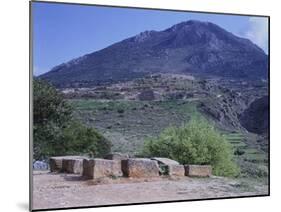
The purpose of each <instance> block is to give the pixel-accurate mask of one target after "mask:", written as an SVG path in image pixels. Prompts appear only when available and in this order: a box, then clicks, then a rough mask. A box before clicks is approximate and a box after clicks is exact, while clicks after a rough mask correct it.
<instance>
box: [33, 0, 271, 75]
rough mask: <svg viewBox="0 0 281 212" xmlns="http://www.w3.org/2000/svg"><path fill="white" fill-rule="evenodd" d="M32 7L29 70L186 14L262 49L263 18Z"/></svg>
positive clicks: (157, 27) (48, 5)
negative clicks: (31, 43)
mask: <svg viewBox="0 0 281 212" xmlns="http://www.w3.org/2000/svg"><path fill="white" fill-rule="evenodd" d="M32 6H33V23H34V25H33V48H34V49H33V55H34V63H33V68H34V74H35V75H40V74H42V73H45V72H47V71H49V70H50V69H51V68H52V67H54V66H56V65H59V64H61V63H63V62H67V61H69V60H71V59H73V58H76V57H79V56H83V55H85V54H87V53H91V52H94V51H97V50H99V49H102V48H104V47H107V46H109V45H111V44H113V43H115V42H118V41H121V40H123V39H126V38H128V37H131V36H134V35H136V34H138V33H140V32H142V31H145V30H164V29H166V28H168V27H170V26H172V25H174V24H177V23H179V22H182V21H187V20H190V19H195V20H201V21H209V22H213V23H215V24H217V25H219V26H221V27H223V28H224V29H226V30H228V31H230V32H232V33H233V34H235V35H238V36H241V37H247V38H249V39H250V40H252V41H253V42H254V43H256V44H257V45H258V46H260V47H261V48H263V49H264V51H265V52H266V53H267V52H268V50H267V48H268V47H267V43H268V42H267V40H268V32H267V19H266V18H257V17H249V16H233V15H217V14H207V13H190V12H171V11H159V10H158V11H157V10H143V9H126V8H109V7H97V6H84V5H70V4H53V3H40V2H33V3H32Z"/></svg>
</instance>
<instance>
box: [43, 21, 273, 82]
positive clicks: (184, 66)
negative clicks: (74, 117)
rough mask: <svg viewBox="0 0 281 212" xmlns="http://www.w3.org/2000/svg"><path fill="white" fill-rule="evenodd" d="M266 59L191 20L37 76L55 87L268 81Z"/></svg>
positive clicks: (255, 49) (237, 40)
mask: <svg viewBox="0 0 281 212" xmlns="http://www.w3.org/2000/svg"><path fill="white" fill-rule="evenodd" d="M267 64H268V57H267V55H266V54H265V53H264V51H263V50H262V49H261V48H259V47H258V46H257V45H255V44H253V43H252V42H251V41H250V40H248V39H245V38H240V37H237V36H235V35H233V34H232V33H230V32H228V31H226V30H224V29H223V28H221V27H219V26H217V25H215V24H213V23H210V22H201V21H195V20H190V21H186V22H182V23H179V24H176V25H174V26H172V27H170V28H168V29H166V30H163V31H145V32H142V33H140V34H138V35H136V36H134V37H130V38H128V39H125V40H123V41H121V42H118V43H115V44H113V45H111V46H109V47H107V48H104V49H102V50H100V51H96V52H93V53H91V54H87V55H84V56H82V57H80V58H77V59H74V60H71V61H69V62H67V63H63V64H61V65H58V66H56V67H54V68H53V69H52V70H50V71H49V72H47V73H45V74H43V75H41V76H39V78H42V79H45V80H47V81H50V82H51V83H53V84H54V85H56V86H58V87H73V86H84V85H98V84H103V83H112V82H117V81H126V80H131V79H134V78H137V77H143V76H145V75H148V74H152V73H188V74H190V73H191V74H194V75H199V76H219V77H228V78H232V79H237V78H238V79H265V78H267Z"/></svg>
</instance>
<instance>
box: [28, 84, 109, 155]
mask: <svg viewBox="0 0 281 212" xmlns="http://www.w3.org/2000/svg"><path fill="white" fill-rule="evenodd" d="M33 141H34V142H33V154H34V159H36V160H41V159H46V158H48V157H50V156H58V155H65V154H91V155H94V156H95V157H96V156H102V155H103V154H106V153H108V152H109V151H110V147H111V144H110V142H109V141H108V140H106V139H105V138H104V137H103V136H102V135H101V134H99V133H98V132H97V131H96V130H95V129H92V128H87V127H85V126H84V125H82V124H80V123H79V122H77V121H75V120H74V119H73V117H72V108H71V106H70V105H69V104H68V103H67V101H66V100H64V99H63V97H62V95H61V94H60V93H59V92H58V91H57V90H56V89H55V88H54V87H52V86H51V85H49V84H48V83H46V82H44V81H41V80H34V81H33Z"/></svg>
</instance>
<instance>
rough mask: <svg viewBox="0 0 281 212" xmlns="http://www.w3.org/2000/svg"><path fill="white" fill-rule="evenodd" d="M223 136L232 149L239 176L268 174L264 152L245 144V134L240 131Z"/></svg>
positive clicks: (252, 176) (254, 176)
mask: <svg viewBox="0 0 281 212" xmlns="http://www.w3.org/2000/svg"><path fill="white" fill-rule="evenodd" d="M224 137H225V139H226V140H227V141H228V142H229V143H230V144H231V145H232V148H233V149H234V155H235V157H234V158H235V160H236V161H237V162H238V164H239V166H240V167H241V174H240V175H241V177H251V178H261V177H267V176H268V165H267V155H266V154H265V152H263V151H262V150H259V149H258V148H253V147H250V146H249V145H247V144H246V143H245V135H243V134H241V133H237V132H233V133H225V134H224Z"/></svg>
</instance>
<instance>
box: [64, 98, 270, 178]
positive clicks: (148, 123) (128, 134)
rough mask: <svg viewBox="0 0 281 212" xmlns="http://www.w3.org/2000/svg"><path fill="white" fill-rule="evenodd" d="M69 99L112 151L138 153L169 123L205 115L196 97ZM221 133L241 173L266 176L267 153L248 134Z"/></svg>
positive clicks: (86, 122)
mask: <svg viewBox="0 0 281 212" xmlns="http://www.w3.org/2000/svg"><path fill="white" fill-rule="evenodd" d="M69 101H70V102H71V104H72V105H73V107H74V108H75V111H76V113H75V116H76V117H77V118H79V119H80V120H81V121H82V122H84V123H85V124H87V125H88V126H91V127H95V128H97V129H98V130H99V131H101V132H102V133H103V134H104V135H105V136H106V137H108V138H109V139H110V140H111V141H112V143H113V148H112V150H113V151H119V152H126V153H129V154H136V153H138V152H139V150H140V149H141V148H142V144H143V141H144V139H145V138H146V137H149V136H155V135H158V134H159V133H160V132H161V131H162V130H163V129H165V128H166V127H169V126H172V125H174V126H179V125H181V124H183V123H186V122H188V121H189V120H190V119H191V118H200V117H202V114H200V112H199V111H198V110H197V107H196V105H197V102H196V101H189V102H187V101H183V100H167V101H151V102H149V101H123V100H122V101H101V100H86V99H79V100H69ZM222 134H223V135H224V136H225V138H226V139H227V140H228V141H229V142H230V144H231V145H232V146H233V151H234V152H235V160H236V161H237V163H238V164H239V165H240V167H241V176H242V177H246V178H248V177H254V178H260V179H262V178H264V177H266V176H267V155H266V153H265V152H263V151H262V150H260V149H259V148H258V147H257V146H255V145H253V142H252V141H249V139H250V137H251V136H250V135H249V134H246V133H241V132H226V131H223V132H222Z"/></svg>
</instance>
